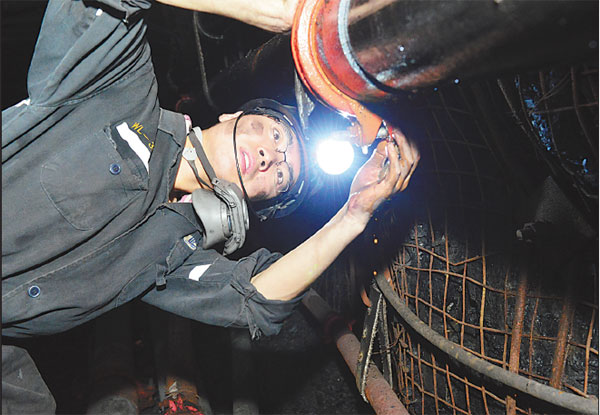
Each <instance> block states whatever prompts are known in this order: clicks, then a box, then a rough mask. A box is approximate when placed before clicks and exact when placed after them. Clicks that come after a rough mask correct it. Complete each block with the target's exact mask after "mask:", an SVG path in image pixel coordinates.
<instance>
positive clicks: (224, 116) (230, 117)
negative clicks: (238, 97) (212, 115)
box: [219, 111, 242, 122]
mask: <svg viewBox="0 0 600 415" xmlns="http://www.w3.org/2000/svg"><path fill="white" fill-rule="evenodd" d="M240 115H242V111H238V112H236V113H233V114H221V115H219V122H225V121H229V120H233V119H235V118H237V117H239V116H240Z"/></svg>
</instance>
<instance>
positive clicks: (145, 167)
mask: <svg viewBox="0 0 600 415" xmlns="http://www.w3.org/2000/svg"><path fill="white" fill-rule="evenodd" d="M162 2H164V3H168V4H172V5H176V6H181V7H185V8H189V9H194V10H198V11H204V12H213V13H218V14H221V15H225V16H228V17H233V18H237V19H239V20H242V21H245V22H247V23H250V24H253V25H256V26H259V27H262V28H264V29H268V30H273V31H284V30H287V29H289V27H290V25H291V20H292V17H293V13H294V8H295V2H288V1H286V0H272V1H261V2H257V1H251V0H248V1H246V0H236V1H233V0H232V1H223V2H213V1H211V0H162ZM150 6H151V1H150V0H102V1H85V0H50V1H49V3H48V7H47V10H46V14H45V16H44V20H43V23H42V27H41V30H40V34H39V38H38V41H37V44H36V48H35V52H34V55H33V58H32V62H31V66H30V69H29V74H28V82H27V84H28V93H29V97H28V98H27V99H26V100H24V101H22V102H21V103H19V104H17V105H15V106H13V107H11V108H8V109H6V110H4V111H3V113H2V117H3V119H2V162H3V164H2V191H3V198H2V230H3V232H2V335H3V336H7V337H29V336H36V335H44V334H53V333H58V332H61V331H65V330H68V329H70V328H72V327H74V326H76V325H79V324H82V323H84V322H86V321H89V320H91V319H93V318H95V317H97V316H99V315H100V314H102V313H105V312H107V311H109V310H111V309H113V308H115V307H118V306H119V305H122V304H124V303H126V302H128V301H130V300H132V299H135V298H140V299H141V300H143V301H145V302H147V303H150V304H153V305H155V306H157V307H159V308H161V309H164V310H166V311H170V312H173V313H176V314H178V315H180V316H183V317H187V318H191V319H194V320H198V321H201V322H204V323H208V324H214V325H220V326H236V327H248V328H249V330H250V332H251V334H252V336H253V337H257V336H259V335H260V334H265V335H271V334H275V333H277V332H278V331H279V329H280V327H281V324H282V322H283V320H284V319H285V318H286V317H287V316H288V315H289V314H290V313H291V312H292V310H293V309H294V307H295V306H296V305H297V303H298V301H299V300H300V297H301V294H302V293H303V292H304V290H306V288H307V287H308V286H309V285H310V284H311V283H312V282H313V281H314V280H315V279H316V278H317V277H318V276H319V275H320V274H321V273H322V272H323V271H324V270H325V268H327V266H328V265H329V264H331V262H332V261H333V260H334V259H335V258H336V257H337V255H338V254H339V253H340V252H341V251H342V250H343V249H344V248H345V247H346V246H347V245H348V244H349V243H350V242H351V241H352V240H353V239H354V238H355V237H356V236H357V235H359V234H360V233H361V232H362V231H363V229H364V228H365V226H366V224H367V222H368V221H369V218H370V217H371V215H372V213H373V211H374V210H375V209H376V208H377V206H378V205H379V204H380V203H381V201H383V200H384V199H386V198H387V197H389V196H390V195H391V194H393V193H395V192H398V191H401V190H404V188H405V187H406V186H407V185H408V182H409V180H410V177H411V175H412V173H413V171H414V169H415V167H416V165H417V163H418V159H419V155H418V151H417V150H416V148H415V147H414V146H413V145H412V144H411V143H409V142H408V141H407V140H406V139H405V138H404V137H403V136H401V135H397V136H396V137H395V139H396V146H395V145H392V144H390V143H387V144H386V143H385V142H382V143H381V144H380V145H379V146H378V148H377V151H375V152H374V153H373V156H372V157H371V158H370V159H369V161H367V162H366V163H365V165H364V166H363V167H362V168H361V170H360V171H359V172H358V173H357V175H356V177H355V179H354V181H353V184H352V187H351V191H350V196H349V198H348V201H347V202H346V204H345V205H344V206H343V207H342V208H341V209H340V211H339V212H338V213H337V214H336V215H335V216H334V217H333V218H332V219H331V220H330V221H329V222H328V223H327V224H326V225H325V226H324V227H323V228H322V229H321V230H319V231H318V232H317V233H316V234H315V235H313V236H312V237H311V238H309V239H308V240H307V241H305V242H304V243H303V244H301V245H300V246H298V247H297V248H296V249H294V250H293V251H291V252H290V253H288V254H287V255H285V256H283V257H282V256H281V255H280V254H274V253H270V252H268V251H267V250H265V249H260V250H258V251H256V252H254V253H253V254H251V255H250V256H248V257H246V258H243V259H241V260H240V261H231V260H228V259H226V258H225V257H224V256H223V255H221V254H219V253H218V252H217V251H215V250H212V249H202V247H201V246H200V241H202V238H203V234H202V229H203V228H202V225H201V224H200V222H199V219H198V217H197V216H196V214H195V212H194V209H193V208H192V207H191V204H190V203H170V201H171V200H170V195H171V194H172V193H173V191H182V192H186V193H191V192H193V191H194V190H196V189H198V188H202V187H208V188H210V185H206V184H202V183H200V182H199V181H198V179H197V177H196V174H195V173H194V171H193V168H192V166H195V167H196V169H197V173H198V175H199V176H200V179H201V180H202V181H204V182H205V183H210V180H209V179H208V177H207V175H206V172H205V170H204V169H203V165H202V163H201V162H200V160H199V159H197V158H196V159H195V160H192V161H191V162H189V163H186V162H183V161H182V158H183V157H182V154H183V153H184V149H186V148H191V147H192V142H191V141H190V138H189V137H188V134H189V123H186V118H185V117H184V115H183V114H177V113H174V112H171V111H167V110H164V109H161V108H160V107H159V103H158V98H157V83H156V79H155V76H154V71H153V67H152V61H151V56H150V47H149V45H148V43H147V42H146V40H145V36H144V35H145V31H146V26H145V23H144V20H143V15H144V13H143V11H144V9H147V8H149V7H150ZM274 111H275V113H276V109H275V110H274ZM236 123H237V124H236ZM292 124H293V123H292ZM292 124H290V122H289V119H287V118H285V117H283V116H282V117H277V116H276V115H275V116H273V114H270V115H269V116H267V115H264V114H261V113H260V111H253V113H251V114H249V115H243V116H241V117H240V113H236V114H224V115H222V116H221V117H220V118H219V123H217V124H216V125H214V126H212V127H210V128H208V129H206V130H204V131H202V132H201V133H200V135H201V137H199V138H200V140H201V142H202V147H203V148H204V150H205V152H206V156H207V158H208V160H209V161H210V164H211V165H212V167H213V168H214V171H215V173H216V176H217V177H219V178H220V179H224V180H227V181H230V182H232V183H234V184H236V185H238V186H243V187H244V189H245V192H246V195H247V197H248V198H249V199H250V200H261V201H263V202H262V203H263V206H265V205H264V204H265V203H266V204H267V207H266V208H265V212H268V214H269V215H270V216H281V215H283V214H287V213H289V212H290V211H292V210H293V209H294V208H295V206H296V205H297V204H298V203H299V202H300V201H301V200H302V198H303V197H304V195H305V194H306V186H305V184H306V183H307V179H306V177H307V176H306V175H307V172H306V166H305V164H306V163H305V158H306V154H305V153H304V151H303V146H302V137H301V132H300V131H299V130H298V129H297V128H296V126H294V125H292ZM234 126H235V127H236V140H237V141H236V142H237V144H236V145H234V142H233V139H232V137H233V130H234ZM400 156H401V157H400ZM386 159H389V160H390V163H389V168H388V170H387V173H386V175H385V176H384V178H383V179H380V177H379V176H380V171H381V169H382V168H384V167H383V166H384V161H385V160H386ZM238 166H239V167H238ZM265 201H270V202H265ZM269 203H270V205H269ZM54 410H55V403H54V400H53V398H52V395H51V394H50V392H49V391H48V389H47V387H46V385H45V384H44V382H43V380H42V379H41V377H40V375H39V373H38V371H37V369H36V368H35V365H34V364H33V361H32V360H31V358H30V357H29V355H28V354H27V352H26V351H25V350H24V349H22V348H19V347H16V346H11V345H3V346H2V413H52V412H53V411H54Z"/></svg>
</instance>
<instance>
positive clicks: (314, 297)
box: [302, 289, 409, 415]
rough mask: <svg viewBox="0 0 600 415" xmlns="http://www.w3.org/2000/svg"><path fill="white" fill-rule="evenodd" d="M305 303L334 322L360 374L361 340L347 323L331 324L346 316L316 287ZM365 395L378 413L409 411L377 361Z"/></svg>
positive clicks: (333, 328) (323, 319) (325, 321)
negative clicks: (384, 376) (338, 312)
mask: <svg viewBox="0 0 600 415" xmlns="http://www.w3.org/2000/svg"><path fill="white" fill-rule="evenodd" d="M302 304H304V306H305V307H306V308H307V309H308V311H310V313H311V314H312V315H313V316H314V317H315V318H316V319H317V320H318V321H319V322H320V323H321V324H324V325H329V326H330V327H329V328H330V330H331V335H332V337H333V339H334V341H335V344H336V346H337V348H338V350H339V351H340V353H341V354H342V357H343V358H344V361H345V362H346V364H347V365H348V367H349V368H350V371H351V372H352V374H353V375H354V376H355V377H356V362H357V361H358V353H359V349H360V342H359V341H358V339H357V338H356V336H355V335H354V333H352V332H351V331H350V330H349V329H348V328H347V327H346V325H345V324H337V325H335V324H330V323H332V322H334V321H336V320H337V321H338V322H342V319H341V318H340V317H339V316H338V315H337V313H336V312H335V311H334V310H332V309H331V307H330V306H329V304H327V302H326V301H325V300H323V298H321V296H319V294H317V292H316V291H314V290H312V289H311V290H309V291H308V292H307V293H306V295H305V296H304V298H303V299H302ZM365 395H366V396H367V399H368V400H369V403H370V404H371V406H372V407H373V409H374V410H375V412H376V413H377V414H378V415H392V414H394V415H409V413H408V411H407V410H406V408H405V407H404V405H402V403H401V402H400V400H399V399H398V396H397V395H396V393H394V391H393V390H392V388H391V386H390V385H389V383H387V382H386V381H385V379H384V378H383V375H382V374H381V372H380V371H379V369H378V368H377V367H376V366H374V365H371V366H370V367H369V372H368V374H367V382H366V387H365Z"/></svg>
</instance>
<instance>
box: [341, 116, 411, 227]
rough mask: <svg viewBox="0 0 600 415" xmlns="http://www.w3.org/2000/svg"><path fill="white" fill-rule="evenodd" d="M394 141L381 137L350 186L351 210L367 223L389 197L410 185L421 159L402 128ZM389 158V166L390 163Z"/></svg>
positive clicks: (349, 206) (363, 222) (356, 217)
mask: <svg viewBox="0 0 600 415" xmlns="http://www.w3.org/2000/svg"><path fill="white" fill-rule="evenodd" d="M391 137H392V138H393V141H394V142H395V143H396V145H394V142H392V141H385V140H384V141H381V142H380V143H379V144H378V145H377V148H376V150H375V151H374V152H373V154H372V155H371V157H370V158H369V160H367V162H366V163H365V164H364V165H363V166H362V167H361V168H360V170H358V172H357V173H356V175H355V176H354V180H353V181H352V185H351V187H350V196H349V198H348V214H350V215H351V216H352V217H354V218H355V219H357V220H358V221H360V222H361V223H362V224H363V225H366V224H367V222H368V221H369V219H370V217H371V215H372V214H373V212H374V211H375V209H377V207H378V206H379V205H380V204H381V202H383V201H384V200H385V199H387V198H388V197H390V196H391V195H393V194H394V193H396V192H399V191H400V192H401V191H403V190H404V189H406V186H408V182H409V181H410V178H411V176H412V174H413V172H414V171H415V169H416V167H417V164H418V163H419V159H420V156H419V151H418V149H417V147H416V146H415V144H414V143H412V142H410V141H409V140H408V139H407V138H406V137H405V136H404V134H402V132H401V131H400V130H398V129H395V128H394V129H392V133H391ZM386 160H389V166H388V167H386Z"/></svg>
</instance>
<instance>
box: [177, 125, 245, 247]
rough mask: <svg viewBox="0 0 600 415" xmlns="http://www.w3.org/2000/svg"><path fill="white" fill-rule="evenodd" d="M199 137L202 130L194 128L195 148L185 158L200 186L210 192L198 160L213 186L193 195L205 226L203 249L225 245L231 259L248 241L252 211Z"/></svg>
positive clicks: (195, 206)
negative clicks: (221, 176) (220, 173)
mask: <svg viewBox="0 0 600 415" xmlns="http://www.w3.org/2000/svg"><path fill="white" fill-rule="evenodd" d="M198 135H199V136H200V137H202V130H200V128H198V127H194V128H193V129H192V130H191V131H190V133H189V135H188V137H189V138H190V141H191V142H192V145H193V146H194V148H193V149H191V148H189V147H188V148H187V149H185V150H184V153H183V157H184V158H185V159H186V160H187V162H188V164H189V165H190V167H191V168H192V171H193V172H194V175H195V176H196V180H198V183H200V184H202V185H204V186H205V187H208V188H210V187H211V186H209V185H208V184H207V183H206V182H205V181H204V180H202V178H201V177H200V175H199V174H198V169H197V168H196V165H195V163H194V161H195V159H196V157H198V158H199V159H200V163H201V164H202V168H203V169H204V171H205V172H206V175H207V176H208V178H209V180H210V183H211V185H212V190H208V189H197V190H195V191H194V192H193V193H192V205H193V206H194V210H195V211H196V214H197V215H198V217H199V218H200V220H201V221H202V225H203V226H204V238H203V239H202V247H203V248H204V249H207V248H210V247H212V246H213V245H216V244H218V243H220V242H225V246H224V248H223V253H224V254H225V255H227V254H230V253H232V252H234V251H235V250H237V249H239V248H241V247H242V245H243V244H244V241H245V240H246V231H247V230H248V228H249V227H250V221H249V217H248V208H247V205H246V201H245V200H244V196H243V194H242V192H241V191H240V189H239V188H238V187H237V186H236V185H235V184H234V183H231V182H228V181H226V180H221V179H219V178H218V177H217V175H216V174H215V171H214V169H213V168H212V166H211V164H210V162H209V161H208V157H207V156H206V153H205V151H204V148H203V147H202V144H201V143H200V140H199V139H198ZM236 163H237V157H236Z"/></svg>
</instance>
